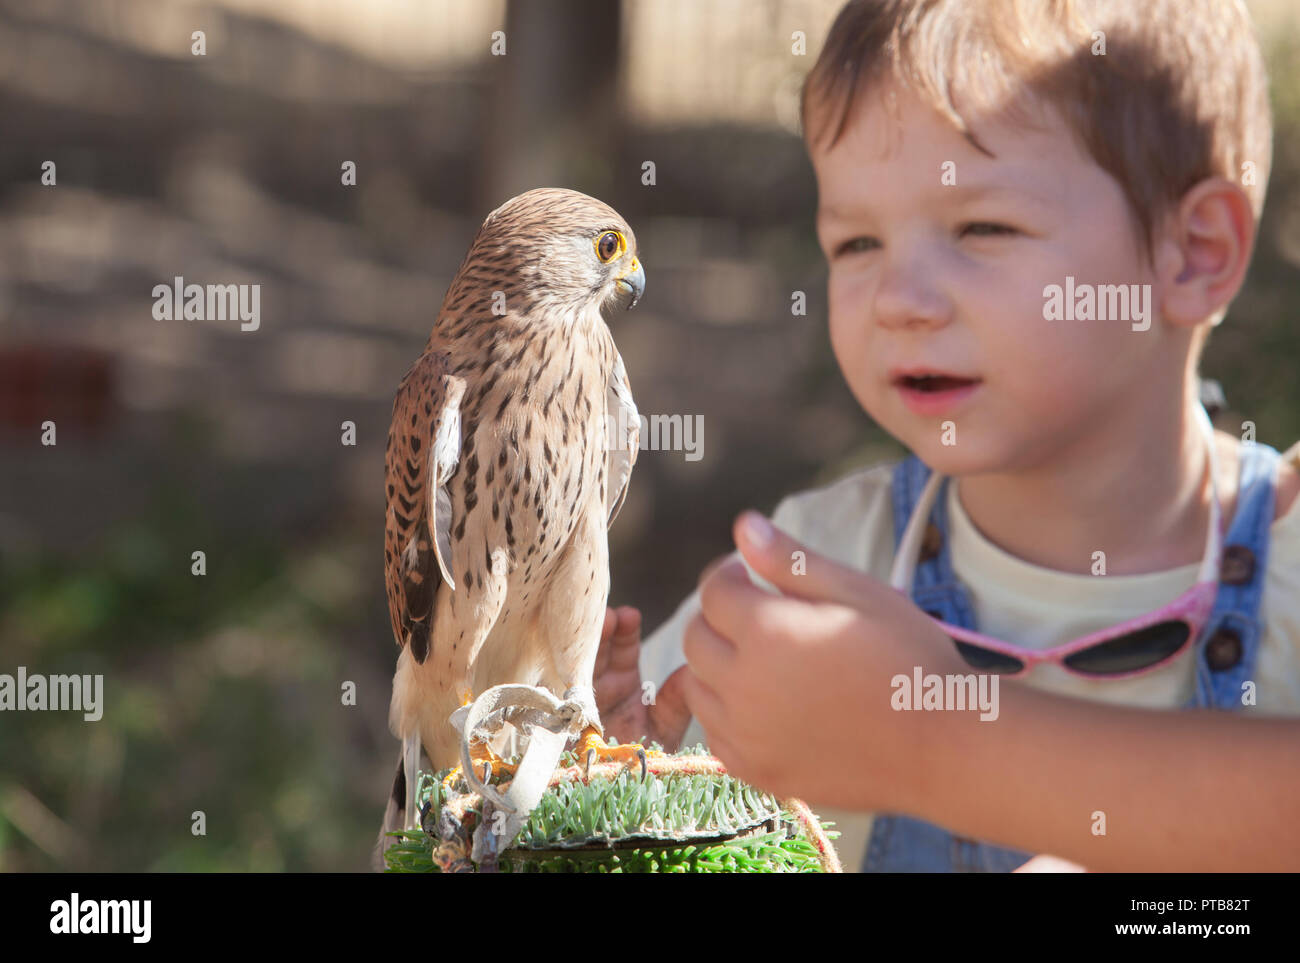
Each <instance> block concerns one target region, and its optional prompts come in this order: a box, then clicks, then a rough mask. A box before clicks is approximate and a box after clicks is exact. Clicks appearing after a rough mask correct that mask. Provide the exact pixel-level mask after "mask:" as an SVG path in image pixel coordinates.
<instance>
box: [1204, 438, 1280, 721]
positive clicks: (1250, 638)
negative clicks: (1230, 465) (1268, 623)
mask: <svg viewBox="0 0 1300 963" xmlns="http://www.w3.org/2000/svg"><path fill="white" fill-rule="evenodd" d="M1240 451H1241V474H1240V479H1239V482H1238V489H1237V510H1236V512H1235V514H1234V515H1233V518H1232V524H1231V526H1230V527H1229V529H1228V533H1227V536H1226V537H1225V539H1224V548H1223V565H1222V567H1221V568H1220V570H1219V588H1218V592H1217V594H1216V596H1215V599H1214V610H1213V612H1212V613H1211V614H1210V619H1209V622H1208V623H1207V624H1206V627H1205V629H1204V631H1203V632H1202V634H1201V638H1200V640H1199V641H1198V642H1197V644H1196V691H1195V693H1194V694H1193V696H1192V700H1191V702H1189V703H1188V708H1193V709H1194V708H1207V707H1212V708H1216V709H1240V708H1241V707H1242V695H1243V689H1242V685H1243V683H1245V682H1247V681H1251V680H1254V679H1255V662H1256V659H1257V658H1258V656H1259V642H1260V636H1261V635H1262V634H1263V625H1262V623H1261V622H1260V618H1259V607H1260V600H1261V599H1262V597H1263V594H1264V581H1265V575H1266V573H1267V570H1268V541H1269V530H1270V528H1271V527H1272V525H1273V513H1274V511H1275V508H1276V492H1275V491H1274V484H1273V479H1274V477H1275V476H1276V474H1277V465H1278V461H1279V460H1280V458H1281V456H1280V455H1279V454H1278V453H1277V450H1276V449H1275V448H1271V447H1270V446H1268V445H1265V444H1262V443H1259V442H1243V443H1242V445H1241V449H1240Z"/></svg>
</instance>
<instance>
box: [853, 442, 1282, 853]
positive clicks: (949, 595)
mask: <svg viewBox="0 0 1300 963" xmlns="http://www.w3.org/2000/svg"><path fill="white" fill-rule="evenodd" d="M1240 457H1241V477H1240V488H1239V489H1238V495H1237V508H1236V514H1235V515H1234V517H1233V520H1232V524H1231V526H1230V527H1229V529H1228V533H1227V536H1226V538H1225V539H1224V551H1223V565H1222V567H1221V569H1220V572H1219V588H1218V593H1217V595H1216V598H1215V601H1214V610H1213V612H1212V613H1211V614H1210V618H1209V621H1208V622H1207V624H1206V627H1205V629H1204V630H1203V631H1202V633H1201V636H1200V638H1199V639H1198V640H1197V642H1196V645H1195V657H1196V691H1195V695H1194V696H1193V698H1192V701H1191V702H1190V703H1188V705H1187V706H1186V708H1189V709H1196V708H1206V707H1210V708H1215V709H1226V710H1232V709H1239V708H1241V705H1242V683H1243V682H1244V681H1246V680H1248V679H1252V680H1253V679H1254V678H1255V659H1256V656H1257V654H1258V651H1259V639H1260V635H1261V634H1262V630H1263V626H1262V625H1261V624H1260V622H1259V621H1258V618H1257V615H1258V612H1259V602H1260V596H1261V595H1262V594H1263V591H1264V573H1265V572H1266V570H1267V568H1268V536H1269V528H1270V526H1271V525H1272V524H1273V512H1274V491H1273V478H1274V476H1275V474H1276V472H1277V462H1278V459H1279V457H1280V456H1279V455H1278V453H1277V451H1276V450H1275V449H1273V448H1270V447H1269V446H1268V445H1264V444H1260V443H1258V442H1247V443H1243V444H1242V445H1241V447H1240ZM929 473H930V470H929V469H928V468H927V467H926V466H925V465H924V464H922V463H921V461H920V460H919V459H918V458H917V457H916V456H915V455H909V456H908V457H907V458H906V459H905V460H904V461H903V462H902V463H901V464H899V466H898V467H897V468H896V469H895V470H894V476H893V505H894V544H895V548H897V545H898V542H899V540H900V539H901V538H902V534H903V529H904V527H905V526H906V525H907V521H908V519H909V518H911V516H912V507H913V506H914V505H915V504H916V500H917V499H918V498H919V497H920V494H921V489H922V488H923V487H924V486H925V481H926V478H927V477H928V475H929ZM947 489H948V483H947V482H944V483H943V487H942V489H941V490H940V492H939V494H938V497H937V498H936V499H935V504H934V509H933V511H932V513H931V515H930V525H929V527H928V528H927V530H926V533H925V539H924V541H923V543H922V547H921V555H920V559H919V560H918V562H917V570H916V578H915V581H914V583H913V589H912V599H913V601H914V602H916V604H917V605H918V606H919V607H920V608H921V609H923V610H925V611H927V612H929V613H930V614H931V615H934V616H937V617H939V618H941V619H943V620H944V621H945V622H949V623H951V624H953V625H956V626H959V627H961V628H966V629H971V630H974V629H975V616H974V611H973V609H972V608H971V603H970V600H969V599H968V598H967V596H966V593H965V591H964V590H963V589H962V587H961V586H960V585H959V584H958V583H957V579H956V576H954V575H953V571H952V562H951V559H950V558H949V555H948V509H947V505H948V503H947V499H946V496H947ZM1180 658H1181V657H1180ZM1031 855H1032V854H1029V853H1021V852H1016V851H1015V850H1010V849H1004V848H1002V847H999V846H995V845H993V844H992V843H983V842H977V841H975V840H972V839H965V838H962V837H959V836H954V835H953V834H951V833H949V832H947V831H946V830H944V829H941V828H940V827H938V826H934V825H931V824H930V823H925V822H921V821H920V820H917V819H912V818H910V817H907V816H899V815H889V814H879V815H877V816H876V817H875V819H874V820H873V823H872V828H871V839H870V841H869V842H868V843H867V852H866V856H865V858H864V860H863V863H862V871H863V872H867V873H873V872H874V873H890V872H929V873H1003V872H1010V871H1011V870H1013V869H1015V868H1017V867H1018V866H1020V865H1021V864H1022V863H1024V862H1026V861H1027V860H1028V859H1029V858H1030V856H1031Z"/></svg>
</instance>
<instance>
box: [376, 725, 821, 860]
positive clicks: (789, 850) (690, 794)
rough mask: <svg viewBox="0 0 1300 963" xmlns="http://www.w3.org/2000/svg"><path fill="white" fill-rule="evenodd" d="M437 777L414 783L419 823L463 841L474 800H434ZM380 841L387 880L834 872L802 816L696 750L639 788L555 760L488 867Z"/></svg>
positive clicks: (424, 839)
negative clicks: (478, 874)
mask: <svg viewBox="0 0 1300 963" xmlns="http://www.w3.org/2000/svg"><path fill="white" fill-rule="evenodd" d="M449 771H450V770H445V771H443V772H440V773H438V774H437V775H432V774H430V773H427V772H425V773H421V775H420V783H419V788H418V790H417V801H418V803H419V805H420V811H421V813H423V814H424V816H423V819H422V823H423V825H424V826H425V827H427V828H428V829H433V827H436V826H438V825H439V823H440V821H441V822H442V823H443V824H444V825H445V824H447V822H448V817H451V819H452V821H453V822H454V823H456V824H459V825H460V827H461V828H462V829H463V830H464V833H465V839H468V837H469V835H470V834H472V832H473V829H474V828H475V827H476V826H477V823H478V820H479V818H480V816H481V809H482V800H481V799H480V797H478V796H477V795H472V794H464V793H457V792H455V791H454V790H453V791H451V792H449V791H448V790H447V789H445V788H444V787H443V786H442V780H443V778H445V776H446V775H447V772H449ZM508 778H509V777H508V776H507V777H504V779H502V781H505V780H507V779H508ZM494 782H496V780H495V779H494ZM392 835H394V836H396V837H398V838H399V842H398V843H396V844H395V845H394V846H392V847H391V848H390V849H389V850H388V852H387V854H386V856H385V861H386V864H387V871H388V872H394V873H429V872H474V871H476V869H477V870H478V871H489V870H491V869H499V870H500V871H503V872H514V873H520V872H556V873H825V872H840V864H839V859H838V858H837V856H836V854H835V850H834V847H833V846H832V845H831V842H830V837H831V836H834V835H838V834H836V833H827V832H826V830H825V827H824V826H823V824H822V823H820V822H819V821H818V820H817V818H816V817H815V816H814V815H813V814H812V812H811V811H810V810H809V809H808V807H807V806H806V805H804V804H803V803H802V802H800V801H799V800H796V799H789V800H785V801H779V800H777V799H776V798H775V797H774V796H772V795H770V794H768V793H763V792H760V791H758V790H757V789H754V788H753V787H752V786H749V785H746V784H745V783H743V782H741V781H740V780H738V779H735V778H734V777H732V776H730V775H728V774H727V772H726V769H725V768H724V767H723V765H722V764H721V763H720V762H718V760H717V759H714V758H713V757H712V756H710V755H707V754H706V753H705V752H704V750H703V748H702V747H700V746H696V747H693V748H692V749H689V750H686V751H685V752H682V753H678V754H676V755H671V756H651V757H650V760H649V763H648V771H647V773H646V775H645V777H644V778H642V776H641V773H640V772H639V771H636V770H635V769H633V770H629V769H628V768H626V767H624V766H622V765H620V764H617V763H604V764H599V765H593V766H592V767H591V770H590V774H589V777H588V776H586V775H585V774H584V772H583V770H582V768H581V767H579V766H578V765H576V758H575V757H574V756H573V755H572V754H571V753H569V754H566V755H565V757H564V758H563V759H562V760H561V765H560V767H559V768H557V769H556V771H555V774H554V775H553V776H552V778H551V784H550V787H549V788H548V789H547V791H546V793H545V795H543V796H542V799H541V802H540V803H538V805H537V807H536V808H535V809H534V810H533V811H532V813H531V815H530V816H529V818H528V821H527V822H526V823H525V824H524V826H523V828H522V829H521V830H520V832H519V835H518V836H517V837H516V838H515V840H514V841H513V843H512V844H511V845H510V846H509V847H508V848H507V849H505V850H504V851H503V852H502V853H500V855H499V858H498V859H497V861H496V865H495V866H482V867H475V865H474V863H473V862H472V861H470V859H469V858H468V856H467V853H466V851H465V850H466V847H465V845H464V843H463V841H462V842H460V843H457V842H454V841H453V842H448V841H442V840H440V839H439V838H438V836H437V835H435V834H433V833H430V832H428V831H425V830H421V831H410V832H403V833H394V834H392Z"/></svg>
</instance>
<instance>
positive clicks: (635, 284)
mask: <svg viewBox="0 0 1300 963" xmlns="http://www.w3.org/2000/svg"><path fill="white" fill-rule="evenodd" d="M617 284H618V286H619V288H620V289H621V290H624V291H626V292H628V293H629V294H630V295H631V298H632V300H631V301H630V302H628V306H627V307H628V310H629V311H630V310H631V309H632V308H635V307H636V303H637V302H638V301H640V300H641V295H642V294H644V293H645V270H644V269H643V268H642V267H641V262H640V260H638V259H637V258H636V257H633V258H632V267H631V268H630V269H629V270H628V272H627V273H626V274H624V275H623V276H622V277H620V278H619V279H618V281H617Z"/></svg>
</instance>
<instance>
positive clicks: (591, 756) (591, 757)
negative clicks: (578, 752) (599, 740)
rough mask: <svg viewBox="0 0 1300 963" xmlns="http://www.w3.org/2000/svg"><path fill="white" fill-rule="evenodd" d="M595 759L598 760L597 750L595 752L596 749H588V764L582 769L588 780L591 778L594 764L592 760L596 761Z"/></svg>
mask: <svg viewBox="0 0 1300 963" xmlns="http://www.w3.org/2000/svg"><path fill="white" fill-rule="evenodd" d="M595 758H596V750H595V749H594V748H592V749H588V750H587V763H586V765H585V766H583V769H582V774H583V775H584V776H586V777H587V778H588V779H590V778H591V763H592V760H594V759H595Z"/></svg>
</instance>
